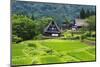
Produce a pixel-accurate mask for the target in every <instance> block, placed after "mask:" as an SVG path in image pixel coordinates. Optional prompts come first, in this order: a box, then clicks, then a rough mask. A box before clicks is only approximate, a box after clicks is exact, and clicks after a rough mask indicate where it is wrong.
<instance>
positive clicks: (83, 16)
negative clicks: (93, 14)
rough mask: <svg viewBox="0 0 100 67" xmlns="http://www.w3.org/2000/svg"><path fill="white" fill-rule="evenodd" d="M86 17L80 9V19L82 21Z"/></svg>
mask: <svg viewBox="0 0 100 67" xmlns="http://www.w3.org/2000/svg"><path fill="white" fill-rule="evenodd" d="M85 17H86V14H85V10H84V9H83V8H82V9H81V11H80V18H82V19H84V18H85Z"/></svg>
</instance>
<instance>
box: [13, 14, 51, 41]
mask: <svg viewBox="0 0 100 67" xmlns="http://www.w3.org/2000/svg"><path fill="white" fill-rule="evenodd" d="M50 20H52V18H51V17H43V18H40V19H34V16H33V15H32V17H28V16H24V15H16V14H13V15H12V33H13V35H16V36H18V37H21V38H22V39H23V40H29V39H34V37H36V39H39V36H41V34H42V33H43V29H44V28H45V27H46V25H47V24H48V22H49V21H50ZM40 38H41V37H40Z"/></svg>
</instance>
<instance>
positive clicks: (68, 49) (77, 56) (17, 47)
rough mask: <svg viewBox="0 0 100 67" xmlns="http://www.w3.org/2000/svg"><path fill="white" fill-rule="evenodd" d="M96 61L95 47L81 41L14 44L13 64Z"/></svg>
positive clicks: (40, 41)
mask: <svg viewBox="0 0 100 67" xmlns="http://www.w3.org/2000/svg"><path fill="white" fill-rule="evenodd" d="M91 60H95V46H90V45H87V44H84V43H82V42H80V41H79V40H58V39H47V40H29V41H24V42H21V43H18V44H12V64H13V65H26V64H46V63H60V62H79V61H91Z"/></svg>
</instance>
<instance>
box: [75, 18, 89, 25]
mask: <svg viewBox="0 0 100 67" xmlns="http://www.w3.org/2000/svg"><path fill="white" fill-rule="evenodd" d="M75 24H76V25H77V26H88V23H87V22H86V20H84V19H75Z"/></svg>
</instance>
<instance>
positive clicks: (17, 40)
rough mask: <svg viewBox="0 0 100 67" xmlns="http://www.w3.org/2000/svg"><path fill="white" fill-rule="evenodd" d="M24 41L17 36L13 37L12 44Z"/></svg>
mask: <svg viewBox="0 0 100 67" xmlns="http://www.w3.org/2000/svg"><path fill="white" fill-rule="evenodd" d="M21 41H23V39H22V38H21V37H18V36H16V35H12V42H15V43H18V42H21Z"/></svg>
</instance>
